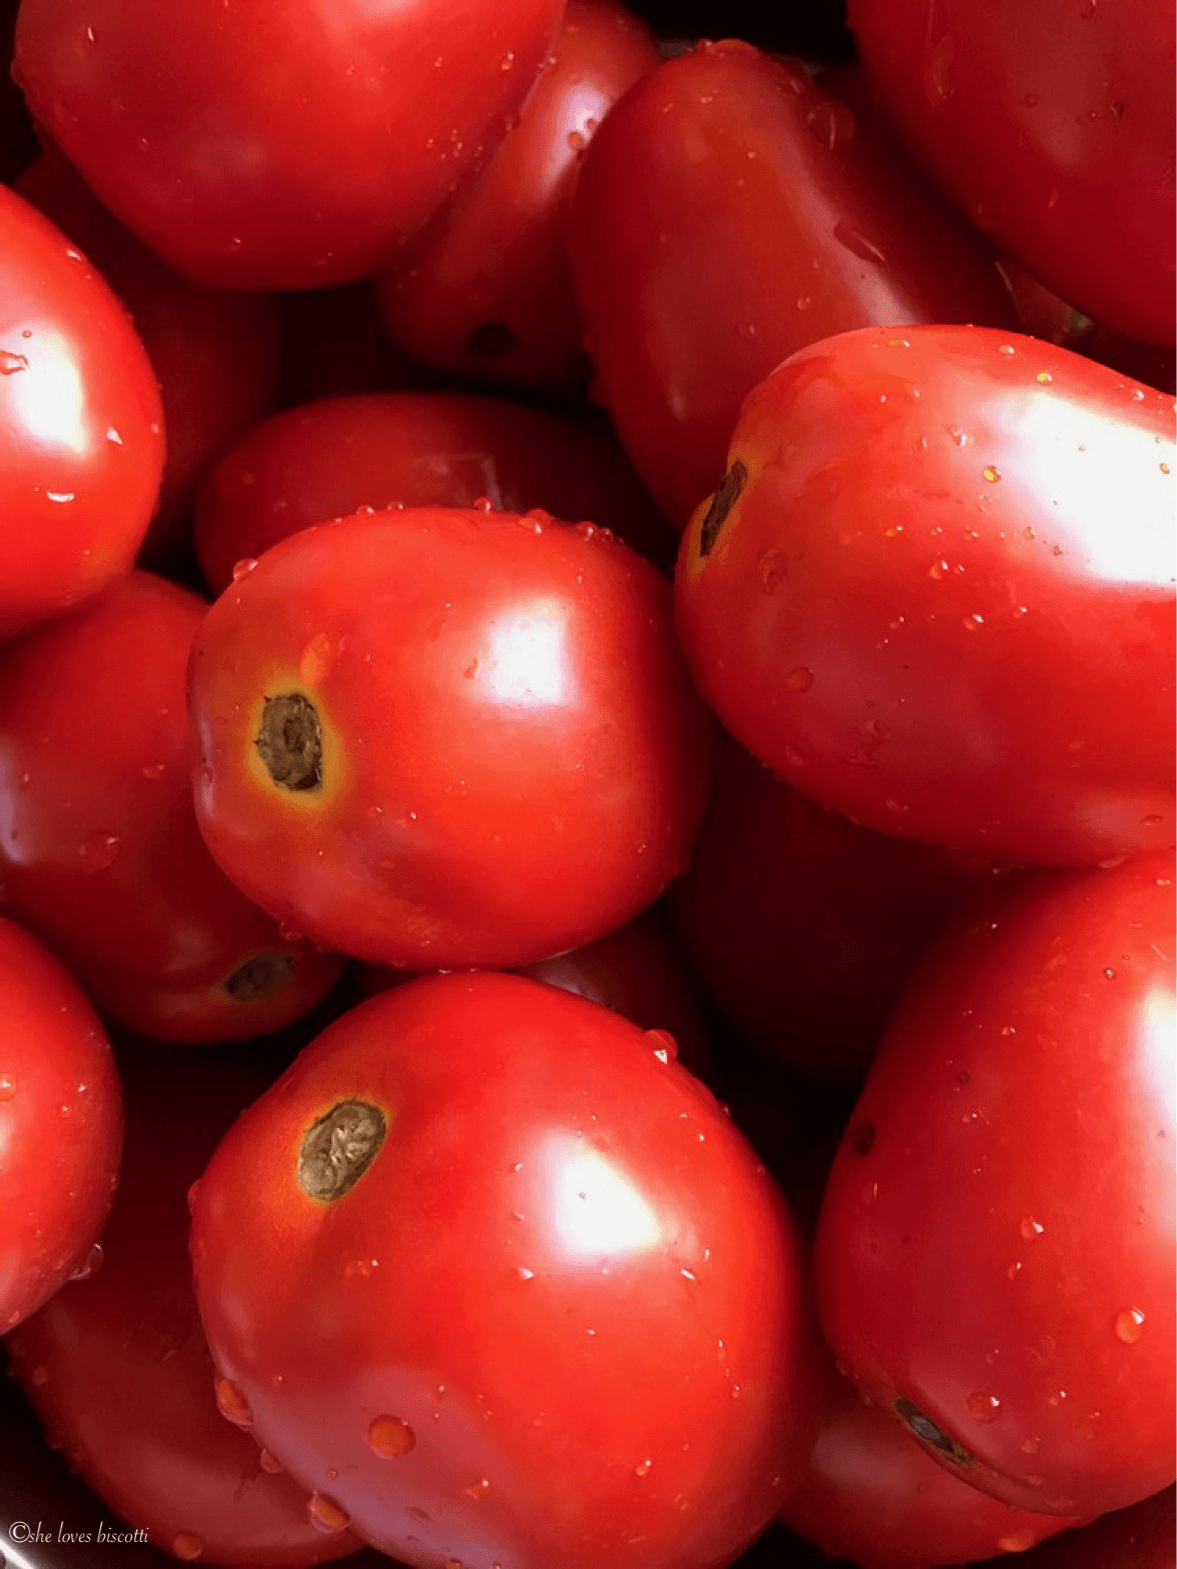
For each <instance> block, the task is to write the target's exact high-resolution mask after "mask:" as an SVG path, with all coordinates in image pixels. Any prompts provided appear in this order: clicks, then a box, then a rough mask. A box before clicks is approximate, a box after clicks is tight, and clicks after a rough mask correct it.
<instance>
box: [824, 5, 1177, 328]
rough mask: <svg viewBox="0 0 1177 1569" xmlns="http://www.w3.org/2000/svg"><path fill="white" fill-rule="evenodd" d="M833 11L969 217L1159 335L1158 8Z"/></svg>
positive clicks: (1089, 305) (1166, 62) (1161, 81)
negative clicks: (841, 14)
mask: <svg viewBox="0 0 1177 1569" xmlns="http://www.w3.org/2000/svg"><path fill="white" fill-rule="evenodd" d="M848 13H849V22H850V27H851V30H852V31H853V33H854V37H855V41H856V43H857V45H858V49H859V53H860V54H861V56H862V59H863V61H864V63H865V65H866V68H867V70H868V72H869V74H870V77H871V81H872V85H873V87H874V90H875V92H876V94H877V96H878V98H879V100H880V101H881V102H882V103H883V105H884V106H885V108H886V109H887V111H888V113H889V114H890V115H891V117H892V119H893V120H894V123H895V125H896V126H897V127H898V129H899V130H900V131H901V132H902V133H903V135H904V137H905V138H906V140H907V142H908V145H909V146H910V147H911V148H912V150H913V152H915V153H916V154H917V156H918V157H919V158H920V160H921V161H922V162H923V163H924V164H925V165H926V166H927V168H928V169H929V170H930V171H931V172H932V173H933V174H934V175H935V177H936V178H937V179H938V180H939V181H940V183H941V184H942V185H943V187H944V189H945V190H946V191H948V192H950V193H951V195H952V196H953V198H954V199H955V200H956V202H957V203H958V204H959V205H960V207H961V208H962V209H963V210H965V211H967V212H969V213H970V215H971V216H972V218H973V221H974V222H976V223H978V224H979V225H981V226H983V227H984V228H985V229H986V230H987V231H989V232H991V233H992V234H993V235H994V236H996V237H997V238H998V239H1000V241H1001V242H1002V243H1003V244H1004V245H1006V246H1008V247H1009V248H1010V249H1011V250H1012V251H1015V252H1016V253H1017V254H1018V255H1020V256H1021V259H1022V260H1023V261H1024V262H1025V264H1026V265H1027V266H1028V267H1029V269H1030V271H1031V272H1032V273H1034V275H1035V276H1036V277H1038V278H1041V280H1042V281H1043V283H1045V284H1047V285H1048V286H1049V287H1050V288H1052V289H1054V290H1055V291H1056V292H1057V293H1058V294H1061V295H1062V296H1063V298H1064V299H1068V300H1072V301H1073V302H1074V303H1075V304H1076V305H1077V306H1078V307H1079V308H1080V309H1081V310H1082V311H1084V312H1085V313H1086V314H1087V315H1089V316H1091V317H1093V318H1094V319H1095V320H1096V321H1098V322H1100V323H1101V324H1102V325H1104V326H1106V327H1110V328H1115V329H1117V330H1119V331H1120V332H1124V333H1127V334H1128V335H1129V336H1130V337H1133V338H1141V339H1144V340H1145V341H1146V342H1152V343H1162V344H1163V343H1169V344H1171V343H1172V341H1173V334H1174V237H1173V236H1174V222H1175V213H1174V167H1173V142H1174V107H1173V75H1174V69H1175V65H1177V61H1175V48H1174V18H1173V9H1172V7H1171V6H1169V5H1166V4H1164V3H1162V0H1143V3H1142V4H1138V5H1134V6H1131V7H1123V6H1096V5H1093V4H1091V0H1044V3H1042V4H1037V5H1035V6H1034V8H1033V14H1032V15H1029V14H1027V10H1026V8H1025V7H1024V6H1023V5H1021V4H1020V3H1019V0H997V3H996V4H994V3H991V0H940V3H938V4H937V5H936V6H935V8H934V9H931V10H930V9H929V7H928V6H927V5H926V4H925V3H923V0H899V3H898V4H897V3H895V0H849V6H848ZM1095 215H1098V218H1096V217H1095Z"/></svg>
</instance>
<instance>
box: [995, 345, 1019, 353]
mask: <svg viewBox="0 0 1177 1569" xmlns="http://www.w3.org/2000/svg"><path fill="white" fill-rule="evenodd" d="M997 352H998V354H1005V355H1010V354H1016V353H1017V352H1018V351H1017V349H1015V348H1014V346H1013V344H1012V343H1000V344H998V346H997Z"/></svg>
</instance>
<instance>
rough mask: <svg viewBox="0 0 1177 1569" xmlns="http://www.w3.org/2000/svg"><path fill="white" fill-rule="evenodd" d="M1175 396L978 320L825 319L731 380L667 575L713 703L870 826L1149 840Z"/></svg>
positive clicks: (1162, 828) (1112, 846)
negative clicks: (772, 365)
mask: <svg viewBox="0 0 1177 1569" xmlns="http://www.w3.org/2000/svg"><path fill="white" fill-rule="evenodd" d="M1173 437H1174V406H1173V400H1172V399H1171V398H1167V397H1165V396H1164V395H1163V394H1162V393H1159V392H1156V391H1154V390H1152V389H1150V388H1146V387H1144V386H1142V385H1140V384H1139V383H1136V382H1132V381H1128V380H1126V379H1125V378H1123V377H1122V376H1118V375H1117V374H1116V373H1115V372H1114V371H1111V370H1108V369H1106V368H1105V367H1104V366H1102V365H1097V364H1094V363H1093V362H1091V361H1089V360H1085V359H1082V358H1081V357H1080V356H1079V355H1077V354H1072V353H1070V352H1069V351H1068V350H1066V349H1060V348H1054V347H1052V346H1051V345H1048V344H1044V343H1039V342H1038V341H1037V340H1035V339H1032V338H1025V337H1022V336H1021V335H1020V334H1002V333H999V332H996V331H993V330H990V329H986V328H979V327H978V328H971V327H958V326H923V327H910V328H903V329H898V330H887V329H869V330H865V331H861V332H856V333H846V334H843V335H841V336H839V337H836V338H832V339H830V340H828V341H826V342H824V343H819V344H814V345H812V346H811V347H810V348H808V349H803V350H802V351H801V352H800V353H799V354H796V355H794V356H793V357H792V358H791V359H789V360H787V361H786V362H785V363H784V364H783V365H782V366H780V367H779V368H778V369H777V370H776V371H775V372H774V373H773V374H772V375H771V376H769V377H767V378H766V380H765V381H763V382H762V383H761V384H760V386H759V387H757V388H756V390H755V391H754V392H753V393H752V394H751V395H750V396H749V398H748V400H747V401H746V403H745V404H744V408H743V412H742V413H741V416H740V420H739V423H738V425H737V426H736V430H735V434H734V436H733V439H732V445H731V449H730V453H729V465H730V466H729V469H728V473H727V476H726V478H725V479H724V481H723V483H722V484H721V486H720V487H719V489H718V490H717V491H716V492H715V495H714V496H713V498H712V499H711V500H710V502H707V503H704V504H703V505H702V506H700V507H699V508H698V510H697V511H696V514H695V516H694V518H693V520H692V523H691V526H690V528H689V530H688V531H687V533H686V535H685V536H684V539H683V542H682V547H681V549H680V553H679V563H678V571H677V574H676V579H675V588H676V613H677V622H678V628H679V634H680V637H681V641H682V645H683V649H684V652H685V654H686V657H687V662H688V664H689V665H690V667H691V669H692V672H693V674H694V676H695V679H696V681H697V683H698V686H699V689H700V691H701V692H702V694H703V696H704V697H705V698H706V699H707V701H708V702H709V703H711V705H712V706H713V708H714V709H715V712H716V713H717V714H718V716H719V718H720V720H721V721H722V722H723V724H724V725H725V726H726V727H727V728H728V729H729V730H730V731H731V732H732V734H733V735H735V736H736V738H737V739H738V740H739V741H741V742H742V743H743V744H744V746H746V747H747V748H748V749H749V750H750V751H751V752H752V753H753V754H754V755H755V756H757V757H758V758H760V760H761V761H762V762H764V763H766V764H767V765H768V766H769V767H770V768H771V769H773V770H774V772H776V773H778V774H780V775H781V776H782V777H783V778H785V779H787V780H788V781H789V782H790V783H792V784H794V785H795V786H796V787H797V788H798V789H799V790H802V791H804V792H805V793H806V794H807V795H810V796H812V797H814V798H815V799H816V800H819V801H821V802H822V804H823V805H825V806H829V807H832V808H834V809H835V810H837V811H840V812H842V813H844V814H845V815H846V816H848V817H851V818H853V819H854V820H855V821H857V822H860V823H862V824H864V825H865V826H866V827H869V828H874V829H878V830H880V831H882V832H884V833H893V834H898V835H900V836H902V837H906V838H913V839H923V840H927V841H931V842H933V843H937V844H942V845H945V846H948V847H951V848H955V849H959V850H969V851H975V852H979V853H981V854H986V855H989V856H991V857H993V858H994V859H995V860H1008V861H1016V862H1027V863H1036V864H1047V865H1052V864H1057V865H1092V864H1097V863H1103V862H1104V861H1107V860H1110V859H1113V858H1114V857H1117V856H1123V855H1126V854H1131V853H1133V852H1135V851H1140V850H1147V849H1160V848H1164V847H1167V846H1169V845H1172V844H1173V842H1174V746H1175V743H1174V699H1173V689H1174V663H1175V656H1174V599H1175V587H1177V578H1175V575H1174V573H1175V565H1177V563H1175V560H1174V555H1175V552H1174V546H1173V495H1174V491H1173V486H1174V483H1175V481H1174V478H1173V469H1174V467H1175V466H1177V459H1175V457H1174V439H1173Z"/></svg>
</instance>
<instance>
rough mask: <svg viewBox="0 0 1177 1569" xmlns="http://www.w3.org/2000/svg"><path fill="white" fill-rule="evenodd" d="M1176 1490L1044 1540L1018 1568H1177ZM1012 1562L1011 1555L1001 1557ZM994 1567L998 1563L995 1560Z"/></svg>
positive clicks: (1169, 1488)
mask: <svg viewBox="0 0 1177 1569" xmlns="http://www.w3.org/2000/svg"><path fill="white" fill-rule="evenodd" d="M1175 1503H1177V1493H1175V1491H1174V1489H1173V1488H1171V1487H1166V1488H1165V1489H1164V1491H1163V1492H1160V1493H1154V1494H1153V1496H1152V1497H1151V1498H1146V1499H1144V1500H1143V1502H1141V1503H1139V1504H1132V1505H1131V1506H1130V1507H1129V1508H1127V1509H1116V1510H1114V1511H1113V1512H1112V1513H1111V1514H1106V1515H1101V1516H1100V1517H1099V1519H1098V1520H1095V1521H1093V1522H1092V1523H1091V1525H1087V1526H1084V1527H1083V1528H1082V1529H1081V1530H1078V1531H1067V1532H1066V1533H1064V1535H1062V1536H1061V1537H1057V1538H1055V1539H1053V1540H1052V1541H1050V1542H1044V1543H1043V1544H1042V1546H1041V1547H1038V1548H1035V1550H1034V1552H1033V1553H1031V1554H1030V1555H1029V1557H1027V1558H1025V1559H1019V1561H1018V1562H1019V1569H1174V1565H1175V1564H1177V1519H1175V1518H1174V1504H1175ZM1002 1562H1003V1564H1004V1565H1008V1560H1007V1559H1003V1560H1002ZM990 1569H994V1566H990Z"/></svg>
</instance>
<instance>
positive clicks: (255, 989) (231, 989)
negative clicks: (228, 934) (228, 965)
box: [224, 953, 294, 1002]
mask: <svg viewBox="0 0 1177 1569" xmlns="http://www.w3.org/2000/svg"><path fill="white" fill-rule="evenodd" d="M293 974H294V960H293V959H292V958H291V957H290V955H289V954H288V953H259V954H256V955H255V956H254V957H253V958H252V959H246V961H245V963H244V964H239V965H238V966H237V968H236V969H235V970H234V971H233V973H232V975H229V976H227V977H226V978H225V981H224V987H225V990H226V992H228V994H229V996H230V997H232V998H233V999H234V1000H235V1001H236V1002H264V1001H265V1000H266V998H267V997H273V996H275V995H276V994H277V993H278V992H280V991H281V990H282V988H283V986H285V985H286V982H287V981H288V980H289V979H290V977H291V976H292V975H293Z"/></svg>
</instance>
